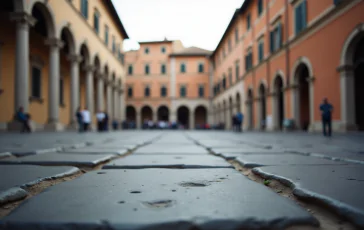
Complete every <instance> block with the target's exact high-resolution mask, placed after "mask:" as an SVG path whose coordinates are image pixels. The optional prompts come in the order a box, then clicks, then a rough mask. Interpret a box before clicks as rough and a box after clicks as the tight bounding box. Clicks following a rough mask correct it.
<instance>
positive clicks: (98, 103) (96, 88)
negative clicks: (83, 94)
mask: <svg viewBox="0 0 364 230" xmlns="http://www.w3.org/2000/svg"><path fill="white" fill-rule="evenodd" d="M93 65H94V68H95V77H94V80H93V86H94V106H95V108H97V110H98V111H104V109H105V107H104V104H103V101H101V100H100V99H99V97H98V94H99V91H101V92H100V93H103V90H104V89H103V88H99V84H98V81H99V76H98V75H100V74H101V72H102V68H101V62H100V59H99V57H98V56H95V58H94V60H93Z"/></svg>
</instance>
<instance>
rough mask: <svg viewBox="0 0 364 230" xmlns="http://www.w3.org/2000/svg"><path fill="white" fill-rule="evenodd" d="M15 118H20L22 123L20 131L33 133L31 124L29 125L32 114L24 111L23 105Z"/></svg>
mask: <svg viewBox="0 0 364 230" xmlns="http://www.w3.org/2000/svg"><path fill="white" fill-rule="evenodd" d="M15 118H16V120H18V121H19V122H21V123H22V128H21V130H20V132H22V133H24V132H26V133H31V132H32V130H31V128H30V125H29V119H30V116H29V114H25V113H24V108H23V107H20V108H19V109H18V111H17V112H16V115H15Z"/></svg>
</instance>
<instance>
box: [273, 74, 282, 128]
mask: <svg viewBox="0 0 364 230" xmlns="http://www.w3.org/2000/svg"><path fill="white" fill-rule="evenodd" d="M274 92H275V93H276V103H275V105H274V106H275V107H276V122H277V128H278V129H280V130H282V129H283V121H284V91H283V78H282V77H281V76H277V77H276V79H275V80H274Z"/></svg>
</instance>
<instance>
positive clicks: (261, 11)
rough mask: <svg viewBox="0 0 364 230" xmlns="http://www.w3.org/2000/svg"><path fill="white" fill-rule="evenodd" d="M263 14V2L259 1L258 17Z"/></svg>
mask: <svg viewBox="0 0 364 230" xmlns="http://www.w3.org/2000/svg"><path fill="white" fill-rule="evenodd" d="M262 13H263V0H258V16H260V15H261V14H262Z"/></svg>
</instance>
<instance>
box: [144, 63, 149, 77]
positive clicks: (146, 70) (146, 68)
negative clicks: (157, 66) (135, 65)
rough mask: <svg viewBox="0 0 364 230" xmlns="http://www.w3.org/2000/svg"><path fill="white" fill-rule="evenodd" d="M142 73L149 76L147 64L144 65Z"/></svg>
mask: <svg viewBox="0 0 364 230" xmlns="http://www.w3.org/2000/svg"><path fill="white" fill-rule="evenodd" d="M144 71H145V74H146V75H149V72H150V70H149V65H148V64H146V65H145V68H144Z"/></svg>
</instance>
